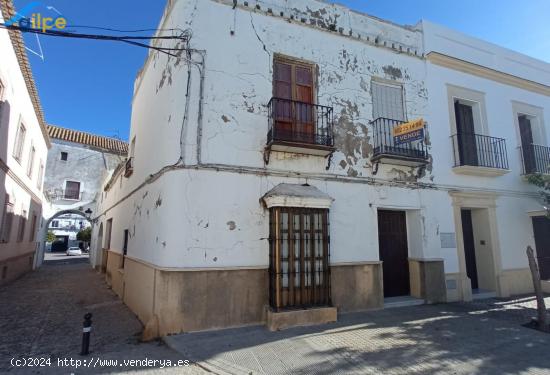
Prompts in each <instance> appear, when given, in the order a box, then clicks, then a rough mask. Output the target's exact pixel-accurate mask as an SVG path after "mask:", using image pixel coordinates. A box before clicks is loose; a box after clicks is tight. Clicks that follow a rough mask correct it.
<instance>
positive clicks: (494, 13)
mask: <svg viewBox="0 0 550 375" xmlns="http://www.w3.org/2000/svg"><path fill="white" fill-rule="evenodd" d="M184 1H187V0H184ZM14 2H15V5H16V7H17V8H18V9H20V8H22V7H24V6H25V5H27V4H28V3H30V2H31V0H15V1H14ZM43 2H44V3H45V4H46V5H49V6H53V7H55V9H57V10H58V11H59V12H61V13H62V14H63V16H64V17H66V18H67V19H68V21H69V24H72V25H92V26H101V27H109V28H115V29H149V28H156V27H157V25H158V22H159V20H160V16H161V14H162V11H163V8H164V4H165V0H116V1H112V0H111V1H106V0H94V1H83V0H43ZM338 3H340V4H343V5H346V6H349V7H350V8H353V9H356V10H359V11H363V12H366V13H369V14H372V15H374V16H377V17H380V18H384V19H388V20H391V21H393V22H396V23H399V24H415V23H416V22H417V21H418V20H420V19H428V20H430V21H433V22H436V23H439V24H443V25H446V26H448V27H450V28H453V29H456V30H459V31H461V32H464V33H466V34H469V35H472V36H475V37H478V38H481V39H485V40H488V41H490V42H493V43H496V44H499V45H502V46H504V47H507V48H511V49H515V50H518V51H520V52H522V53H525V54H527V55H530V56H533V57H536V58H539V59H542V60H545V61H549V62H550V27H549V26H548V16H549V15H550V0H524V1H522V2H517V0H461V1H454V2H453V1H448V0H415V1H411V0H392V1H389V0H368V1H360V0H340V1H338ZM519 4H521V6H520V5H519ZM44 12H47V10H44ZM80 31H81V32H84V30H83V29H81V30H80ZM26 41H27V45H28V46H29V47H30V48H32V49H33V50H38V45H37V42H36V38H35V37H34V36H26ZM40 42H41V46H42V49H43V51H44V57H45V59H44V61H42V59H40V58H39V57H37V56H34V55H32V54H30V60H31V64H32V68H33V72H34V76H35V80H36V83H37V85H38V90H39V93H40V98H41V101H42V106H43V107H44V111H45V114H46V120H47V121H48V122H49V123H52V124H56V125H60V126H64V127H68V128H74V129H79V130H84V131H89V132H93V133H96V134H101V135H107V136H118V137H120V138H122V139H125V140H126V139H127V137H128V131H129V127H130V113H131V99H132V92H133V82H134V78H135V76H136V74H137V71H138V70H139V69H140V68H141V66H142V64H143V61H144V59H145V55H146V50H145V49H141V48H137V47H132V46H128V45H124V44H121V43H115V42H104V41H91V40H81V39H79V40H72V39H67V38H53V37H40Z"/></svg>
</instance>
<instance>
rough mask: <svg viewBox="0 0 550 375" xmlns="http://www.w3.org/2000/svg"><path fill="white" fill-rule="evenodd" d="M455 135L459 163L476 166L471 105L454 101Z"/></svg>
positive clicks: (475, 146)
mask: <svg viewBox="0 0 550 375" xmlns="http://www.w3.org/2000/svg"><path fill="white" fill-rule="evenodd" d="M455 116H456V133H457V134H456V136H457V142H458V153H459V156H460V165H473V166H477V165H478V164H479V163H478V157H477V145H476V135H475V127H474V115H473V112H472V106H470V105H467V104H461V103H460V102H458V101H455Z"/></svg>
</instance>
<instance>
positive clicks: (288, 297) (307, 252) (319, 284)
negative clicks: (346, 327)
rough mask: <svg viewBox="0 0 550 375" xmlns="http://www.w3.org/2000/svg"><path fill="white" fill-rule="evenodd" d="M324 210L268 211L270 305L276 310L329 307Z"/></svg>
mask: <svg viewBox="0 0 550 375" xmlns="http://www.w3.org/2000/svg"><path fill="white" fill-rule="evenodd" d="M328 213H329V211H328V210H327V209H310V208H296V207H273V208H271V209H270V236H269V244H270V262H269V263H270V267H269V273H270V304H271V307H272V308H274V309H275V310H279V309H285V308H305V307H310V306H328V305H330V304H331V301H330V267H329V242H330V241H329V223H328V218H329V215H328Z"/></svg>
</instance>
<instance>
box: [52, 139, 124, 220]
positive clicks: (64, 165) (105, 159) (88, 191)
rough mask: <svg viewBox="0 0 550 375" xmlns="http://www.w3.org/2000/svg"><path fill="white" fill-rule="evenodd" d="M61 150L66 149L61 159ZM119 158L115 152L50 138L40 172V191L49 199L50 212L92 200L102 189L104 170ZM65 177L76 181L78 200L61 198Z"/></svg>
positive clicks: (85, 203)
mask: <svg viewBox="0 0 550 375" xmlns="http://www.w3.org/2000/svg"><path fill="white" fill-rule="evenodd" d="M61 152H67V154H68V160H66V161H64V160H61ZM122 160H123V157H122V156H119V155H116V154H111V153H107V152H105V151H100V150H97V149H93V148H91V147H89V146H85V145H82V144H78V143H73V142H66V141H62V140H58V139H53V140H52V147H51V148H50V150H49V151H48V161H47V163H46V173H45V176H44V192H45V194H46V195H47V196H48V197H49V198H50V201H51V203H52V207H51V208H50V210H51V211H52V210H53V212H51V213H50V214H52V215H53V214H55V213H56V212H58V211H63V210H70V209H78V208H79V207H82V206H86V205H89V204H91V203H93V202H94V201H95V199H96V198H98V197H99V196H100V195H101V193H102V190H103V189H102V187H103V176H104V174H105V173H106V172H108V171H112V170H114V169H115V168H116V166H117V165H118V164H119V163H120V162H121V161H122ZM65 181H76V182H80V192H81V194H80V197H81V199H80V201H78V202H75V201H70V200H64V199H62V197H63V191H64V188H65ZM48 218H49V217H48Z"/></svg>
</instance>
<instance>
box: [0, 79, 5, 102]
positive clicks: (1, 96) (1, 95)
mask: <svg viewBox="0 0 550 375" xmlns="http://www.w3.org/2000/svg"><path fill="white" fill-rule="evenodd" d="M5 90H6V88H5V86H4V82H2V79H0V102H1V101H3V100H4V91H5Z"/></svg>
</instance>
